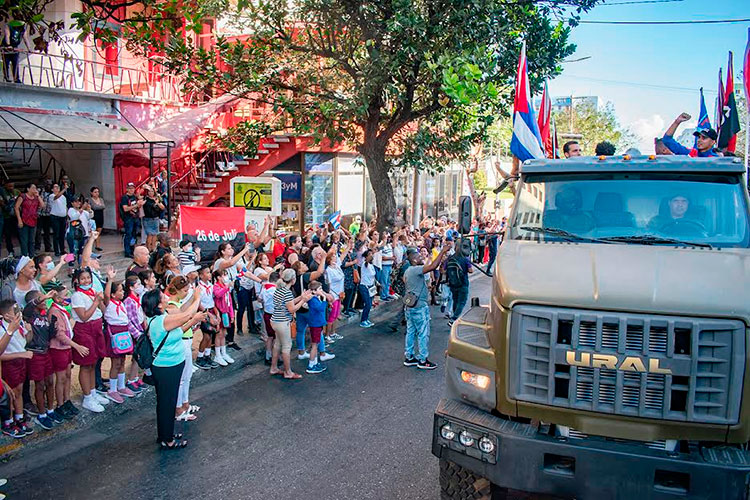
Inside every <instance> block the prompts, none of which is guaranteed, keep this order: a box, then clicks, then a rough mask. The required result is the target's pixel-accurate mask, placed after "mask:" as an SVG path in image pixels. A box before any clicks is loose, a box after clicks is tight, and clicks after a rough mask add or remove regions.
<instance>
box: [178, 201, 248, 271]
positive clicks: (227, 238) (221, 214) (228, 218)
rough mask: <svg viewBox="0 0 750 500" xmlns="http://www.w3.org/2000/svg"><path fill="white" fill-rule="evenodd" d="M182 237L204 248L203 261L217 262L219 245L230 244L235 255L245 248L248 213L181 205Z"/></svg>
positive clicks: (202, 250) (233, 209)
mask: <svg viewBox="0 0 750 500" xmlns="http://www.w3.org/2000/svg"><path fill="white" fill-rule="evenodd" d="M180 233H181V234H182V238H183V239H185V240H188V241H192V242H193V245H196V246H198V247H200V249H201V260H203V261H208V260H213V258H214V254H215V253H216V250H217V249H218V248H219V244H221V243H224V242H229V243H231V244H232V246H233V247H234V249H235V251H237V250H239V249H240V248H242V246H243V245H244V244H245V209H244V208H242V207H190V206H185V205H180Z"/></svg>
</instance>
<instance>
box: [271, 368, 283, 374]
mask: <svg viewBox="0 0 750 500" xmlns="http://www.w3.org/2000/svg"><path fill="white" fill-rule="evenodd" d="M268 373H269V374H271V375H281V374H282V373H284V372H283V371H281V370H278V369H276V370H274V369H273V368H271V369H270V370H268Z"/></svg>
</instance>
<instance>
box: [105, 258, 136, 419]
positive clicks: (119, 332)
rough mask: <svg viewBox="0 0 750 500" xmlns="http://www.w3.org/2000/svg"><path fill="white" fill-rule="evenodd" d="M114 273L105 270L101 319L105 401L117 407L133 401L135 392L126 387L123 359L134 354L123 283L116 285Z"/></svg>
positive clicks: (112, 270)
mask: <svg viewBox="0 0 750 500" xmlns="http://www.w3.org/2000/svg"><path fill="white" fill-rule="evenodd" d="M115 276H117V273H116V272H115V270H114V269H110V270H109V271H107V278H109V279H108V280H107V285H106V286H105V287H104V305H105V309H104V319H105V321H106V322H107V329H106V331H107V334H106V336H105V342H104V346H105V351H106V357H108V358H109V360H110V363H111V364H110V368H109V391H108V392H107V399H109V400H110V401H114V402H115V403H117V404H122V403H124V402H125V399H124V398H132V397H134V396H135V393H134V392H133V391H131V390H130V389H128V388H127V387H126V386H125V357H126V355H128V354H131V353H132V352H133V338H132V337H131V336H130V332H129V329H128V323H129V321H130V320H129V318H128V313H127V311H126V310H125V305H124V304H123V303H122V301H123V300H124V299H125V288H124V287H123V284H122V282H117V283H115Z"/></svg>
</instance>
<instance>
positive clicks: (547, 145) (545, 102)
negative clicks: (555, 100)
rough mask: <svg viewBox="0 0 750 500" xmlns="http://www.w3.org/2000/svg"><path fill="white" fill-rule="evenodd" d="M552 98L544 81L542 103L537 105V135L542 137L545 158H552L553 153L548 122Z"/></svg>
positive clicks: (550, 116) (550, 115)
mask: <svg viewBox="0 0 750 500" xmlns="http://www.w3.org/2000/svg"><path fill="white" fill-rule="evenodd" d="M551 108H552V100H551V99H550V96H549V89H548V88H547V81H546V80H545V82H544V91H543V92H542V104H541V105H540V106H539V119H538V124H539V135H540V137H541V138H542V146H543V147H544V152H545V153H546V154H547V158H554V157H555V154H554V151H553V149H554V148H553V146H552V134H551V126H550V122H551V119H552V110H551Z"/></svg>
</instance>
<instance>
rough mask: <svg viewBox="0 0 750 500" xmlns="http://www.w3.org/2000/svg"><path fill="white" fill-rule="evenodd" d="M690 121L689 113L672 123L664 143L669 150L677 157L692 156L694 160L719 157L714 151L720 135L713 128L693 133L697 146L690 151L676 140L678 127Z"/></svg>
mask: <svg viewBox="0 0 750 500" xmlns="http://www.w3.org/2000/svg"><path fill="white" fill-rule="evenodd" d="M688 120H690V115H689V114H687V113H681V114H680V116H678V117H677V118H675V120H674V121H673V122H672V125H670V126H669V128H668V129H667V131H666V132H664V137H663V138H662V142H663V143H664V145H665V146H666V147H667V149H669V150H670V151H671V152H672V153H674V154H676V155H683V156H690V157H693V158H696V157H697V158H705V157H709V156H719V155H718V154H717V153H716V152H715V151H714V145H715V144H716V138H717V137H718V135H717V134H716V131H715V130H714V129H712V128H707V129H702V130H696V131H695V132H693V135H694V136H695V137H696V138H697V139H696V141H695V144H696V146H695V147H694V148H690V149H688V148H686V147H685V146H683V145H682V144H680V143H679V142H677V141H675V140H674V133H675V132H677V127H679V126H680V124H681V123H683V122H686V121H688Z"/></svg>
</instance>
